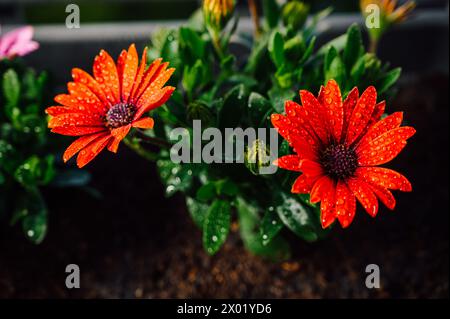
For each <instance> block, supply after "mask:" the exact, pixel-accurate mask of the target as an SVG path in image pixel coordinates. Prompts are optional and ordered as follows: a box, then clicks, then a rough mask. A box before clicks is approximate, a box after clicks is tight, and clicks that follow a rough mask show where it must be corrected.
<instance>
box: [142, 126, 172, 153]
mask: <svg viewBox="0 0 450 319" xmlns="http://www.w3.org/2000/svg"><path fill="white" fill-rule="evenodd" d="M137 132H138V133H139V134H140V138H141V139H142V140H143V141H144V142H147V143H149V144H153V145H156V146H159V147H163V148H166V149H170V148H171V147H172V144H170V143H169V142H167V141H166V140H163V139H162V138H158V137H151V136H148V135H145V134H144V132H143V131H141V130H137Z"/></svg>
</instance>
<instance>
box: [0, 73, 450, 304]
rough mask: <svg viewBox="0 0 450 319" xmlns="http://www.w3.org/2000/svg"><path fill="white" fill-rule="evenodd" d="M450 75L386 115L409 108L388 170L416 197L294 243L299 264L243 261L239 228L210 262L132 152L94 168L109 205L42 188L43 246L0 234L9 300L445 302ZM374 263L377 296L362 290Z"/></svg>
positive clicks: (2, 292)
mask: <svg viewBox="0 0 450 319" xmlns="http://www.w3.org/2000/svg"><path fill="white" fill-rule="evenodd" d="M447 86H448V79H447V78H442V77H428V78H425V79H423V80H422V81H420V82H417V81H412V82H411V83H408V84H407V88H405V89H403V90H401V92H400V94H399V95H398V98H397V99H396V102H395V103H391V104H390V105H389V109H388V111H389V112H393V111H395V110H397V109H402V110H405V118H406V120H407V121H408V123H409V124H411V125H413V126H414V127H415V128H416V129H417V132H418V133H417V134H416V136H415V137H414V138H412V139H411V141H410V143H409V144H408V146H407V148H406V150H405V151H404V152H403V153H402V154H401V156H399V158H397V159H396V160H395V161H394V162H393V163H392V164H391V165H390V167H393V168H395V169H398V170H399V171H400V172H403V173H405V175H407V176H408V177H409V178H410V180H411V181H412V183H413V186H414V192H413V193H396V194H395V195H396V197H397V201H398V204H397V209H396V211H395V212H390V211H388V210H387V209H385V208H382V209H381V210H380V212H379V215H378V216H377V217H376V219H372V218H370V217H369V216H368V215H367V214H365V213H363V212H362V210H359V211H358V214H357V217H356V219H355V221H354V223H353V225H352V226H351V227H350V228H349V229H347V230H341V229H338V227H337V228H336V229H335V230H334V231H333V232H332V235H331V236H330V237H329V238H328V239H326V240H324V241H322V242H320V243H315V244H307V243H305V242H303V241H301V240H299V239H297V238H294V237H291V236H289V237H290V238H291V244H292V246H293V248H294V249H293V250H294V256H293V258H292V259H291V260H290V261H288V262H284V263H272V262H270V261H265V260H263V259H261V258H258V257H254V256H252V255H250V254H249V253H247V252H246V251H245V249H244V248H243V246H242V243H241V242H240V240H239V236H238V234H237V233H236V232H234V233H232V234H231V236H230V238H229V240H228V241H227V243H226V245H225V247H224V248H223V249H222V250H221V251H220V252H219V253H218V254H217V255H216V256H214V257H209V256H207V255H206V254H205V253H204V252H203V250H202V247H201V234H200V231H199V230H197V229H196V227H195V226H194V225H193V223H192V221H191V220H190V218H189V216H188V214H187V212H186V210H185V208H184V204H183V200H182V198H181V197H177V198H175V199H170V200H165V199H163V189H162V186H161V185H160V183H159V181H158V178H157V175H156V172H155V168H154V165H152V164H148V163H147V162H146V161H145V160H143V159H141V158H139V157H138V156H136V155H135V154H133V153H131V152H130V151H128V150H126V149H125V148H123V149H121V150H120V155H118V156H114V155H110V154H103V155H102V156H100V157H99V158H98V159H97V160H96V161H94V163H93V164H92V165H91V166H90V167H89V169H90V170H91V171H92V173H93V182H92V186H94V187H95V188H97V189H98V190H99V191H100V192H101V194H102V196H103V198H102V199H96V198H94V197H92V196H90V195H88V194H87V193H86V192H83V191H81V190H76V191H67V190H47V191H46V196H47V198H48V202H49V208H50V211H51V215H50V225H49V233H48V237H47V238H46V240H45V241H44V242H43V243H42V244H41V245H39V246H34V245H32V244H30V243H28V242H27V241H26V240H25V239H24V237H23V235H22V233H21V230H20V229H19V228H18V227H17V228H10V227H7V226H6V225H1V226H0V297H3V298H47V297H52V298H68V297H76V298H135V297H136V298H167V297H179V298H194V297H197V298H201V297H236V298H244V297H255V298H257V297H260V298H266V297H269V298H270V297H273V298H283V297H285V298H324V297H325V298H346V297H359V298H366V297H374V298H390V297H393V298H417V297H425V298H435V297H447V298H448V282H449V276H448V269H449V253H448V248H449V224H448V202H449V189H448V180H449V175H448V167H449V165H448V159H449V158H448V153H449V152H448V150H449V148H448V133H449V132H448V128H449V126H448V124H449V123H448V118H449V117H448V88H447ZM70 263H75V264H78V265H79V266H80V269H81V289H78V290H76V289H75V290H68V289H66V288H65V284H64V281H65V275H66V274H65V272H64V271H65V267H66V265H67V264H70ZM372 263H374V264H377V265H379V267H380V271H381V288H380V289H375V290H369V289H367V288H366V287H365V284H364V283H365V276H366V273H365V267H366V265H368V264H372Z"/></svg>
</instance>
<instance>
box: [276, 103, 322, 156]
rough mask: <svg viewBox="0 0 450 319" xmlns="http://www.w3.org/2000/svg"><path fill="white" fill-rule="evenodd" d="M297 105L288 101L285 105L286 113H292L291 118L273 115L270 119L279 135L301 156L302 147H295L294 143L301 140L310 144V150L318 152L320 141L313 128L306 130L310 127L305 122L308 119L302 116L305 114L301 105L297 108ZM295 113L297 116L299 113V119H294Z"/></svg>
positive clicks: (299, 142) (300, 142)
mask: <svg viewBox="0 0 450 319" xmlns="http://www.w3.org/2000/svg"><path fill="white" fill-rule="evenodd" d="M295 105H298V104H297V103H295V102H292V101H287V102H286V103H285V109H286V113H290V114H291V115H290V116H289V115H288V116H284V115H281V114H272V115H271V117H270V119H271V122H272V125H273V126H274V127H275V128H276V129H277V130H278V133H279V134H280V135H281V136H283V137H284V138H285V139H286V140H287V141H288V142H289V144H290V145H291V146H293V147H294V148H296V152H297V153H299V154H301V153H302V151H303V150H302V149H301V145H296V146H294V141H297V140H298V139H299V138H301V139H302V140H303V141H304V142H306V143H307V144H309V146H310V147H309V148H311V149H312V150H317V149H318V147H319V143H320V140H319V138H318V137H317V136H316V135H315V133H314V132H313V130H312V128H311V129H307V128H306V126H308V127H309V123H307V120H306V121H305V119H306V118H307V117H305V116H304V115H303V114H302V112H304V110H303V108H302V107H300V106H299V105H298V107H296V106H295ZM293 112H295V113H296V114H297V113H298V117H295V118H294V117H293V116H292V114H293ZM303 141H298V143H295V144H302V142H303ZM299 147H300V148H299Z"/></svg>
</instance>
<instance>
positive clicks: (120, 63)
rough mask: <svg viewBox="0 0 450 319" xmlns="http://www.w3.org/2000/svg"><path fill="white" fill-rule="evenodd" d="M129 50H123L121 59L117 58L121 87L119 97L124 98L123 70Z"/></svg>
mask: <svg viewBox="0 0 450 319" xmlns="http://www.w3.org/2000/svg"><path fill="white" fill-rule="evenodd" d="M127 54H128V52H127V50H122V52H120V54H119V57H118V58H117V76H118V77H119V86H120V88H121V89H120V92H119V96H122V79H123V70H124V69H125V63H126V61H127Z"/></svg>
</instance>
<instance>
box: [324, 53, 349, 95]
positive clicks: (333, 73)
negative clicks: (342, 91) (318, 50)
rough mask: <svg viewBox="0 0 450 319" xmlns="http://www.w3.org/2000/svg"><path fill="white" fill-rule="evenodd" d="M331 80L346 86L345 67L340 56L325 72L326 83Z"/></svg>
mask: <svg viewBox="0 0 450 319" xmlns="http://www.w3.org/2000/svg"><path fill="white" fill-rule="evenodd" d="M331 79H334V80H336V82H337V83H338V84H339V86H342V87H344V86H345V84H344V81H345V66H344V63H342V60H341V57H340V56H339V55H337V56H336V57H335V58H334V59H333V61H332V62H331V64H330V66H329V68H328V70H327V71H326V72H325V83H326V82H328V81H329V80H331Z"/></svg>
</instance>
